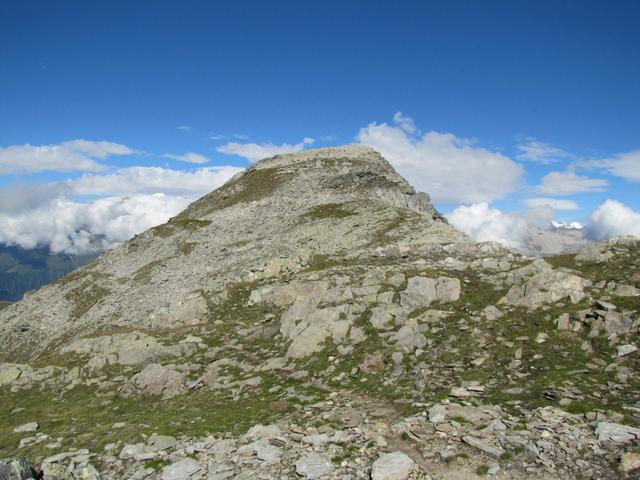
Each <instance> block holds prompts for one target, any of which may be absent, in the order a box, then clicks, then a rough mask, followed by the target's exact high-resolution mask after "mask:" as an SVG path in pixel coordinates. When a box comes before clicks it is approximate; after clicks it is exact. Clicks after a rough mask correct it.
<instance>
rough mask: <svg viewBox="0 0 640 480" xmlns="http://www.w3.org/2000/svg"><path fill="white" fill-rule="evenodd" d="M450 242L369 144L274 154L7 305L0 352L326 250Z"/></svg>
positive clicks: (171, 308) (285, 267)
mask: <svg viewBox="0 0 640 480" xmlns="http://www.w3.org/2000/svg"><path fill="white" fill-rule="evenodd" d="M409 224H410V225H411V226H412V228H407V227H408V225H409ZM396 227H404V228H403V229H402V230H404V234H400V231H398V232H396V235H395V236H388V235H386V233H387V232H388V231H391V230H394V229H395V228H396ZM455 242H463V243H466V244H471V242H470V241H469V239H468V238H466V237H464V236H463V235H461V234H459V233H458V232H456V231H455V230H454V229H453V228H451V227H449V226H448V225H447V224H446V222H445V221H444V220H443V219H442V218H441V217H440V216H439V214H438V213H437V212H436V211H435V209H434V208H433V206H432V205H431V203H430V200H429V197H428V195H426V194H424V193H416V192H415V190H414V189H413V188H412V187H411V186H410V185H409V184H408V183H407V182H406V181H405V180H404V179H403V178H402V177H400V176H399V175H398V174H397V173H396V172H395V170H394V169H393V168H392V167H391V166H390V165H389V163H388V162H387V161H385V160H384V159H383V158H382V157H381V156H380V155H379V154H378V153H376V152H374V151H373V150H371V149H369V148H366V147H360V146H348V147H341V148H330V149H321V150H312V151H307V152H303V153H296V154H290V155H279V156H276V157H273V158H269V159H266V160H263V161H261V162H258V163H257V164H255V165H254V166H253V167H251V168H249V169H247V170H246V171H245V172H243V173H241V174H239V175H237V176H236V177H234V178H233V179H232V180H230V181H229V182H227V183H226V184H225V185H224V186H222V187H221V188H219V189H217V190H215V191H214V192H212V193H210V194H209V195H206V196H205V197H203V198H201V199H200V200H198V201H196V202H194V203H193V204H192V205H190V206H189V207H188V208H187V209H186V210H185V211H184V212H182V213H181V214H180V215H178V216H177V217H175V218H173V219H171V220H170V221H169V222H168V223H166V224H164V225H160V226H158V227H156V228H153V229H151V230H149V231H147V232H145V233H143V234H141V235H138V236H136V237H135V238H133V239H132V240H130V241H128V242H126V243H125V244H123V245H122V246H120V247H119V248H116V249H114V250H112V251H110V252H107V253H105V254H104V255H102V256H101V257H100V258H99V259H98V260H97V261H96V262H94V263H92V264H91V265H89V266H87V267H85V268H82V269H80V270H78V271H76V272H75V273H73V274H72V275H70V276H67V277H65V278H63V279H62V280H60V281H59V282H56V283H55V284H53V285H49V286H47V287H45V288H43V289H41V290H39V291H38V292H36V293H32V294H30V295H27V296H26V298H25V299H24V300H23V301H22V302H20V303H19V304H17V305H15V306H13V307H11V308H10V309H8V310H7V311H6V312H3V314H2V315H3V317H2V319H1V320H0V346H1V347H2V348H1V349H0V352H1V353H0V358H2V356H4V358H8V355H10V356H11V358H15V356H16V355H18V357H20V354H21V353H22V354H24V353H25V352H27V351H28V352H29V356H32V355H33V352H34V351H36V352H38V351H42V350H46V348H47V347H48V346H49V345H50V344H52V343H54V342H56V341H58V340H60V339H63V338H64V339H65V341H68V340H69V339H72V338H74V337H75V336H84V335H87V334H88V333H90V332H97V331H101V330H104V329H111V328H116V327H136V328H176V327H180V326H184V325H194V324H197V323H200V322H203V321H206V319H207V318H208V315H209V313H210V309H211V306H212V305H213V304H215V303H216V301H218V299H219V298H220V297H221V295H223V294H224V292H225V289H226V288H227V287H228V286H229V285H230V284H233V283H237V282H244V281H255V280H257V279H259V278H265V277H269V276H271V277H277V276H279V275H281V274H284V273H292V272H295V271H298V270H301V269H305V268H309V266H310V265H312V264H313V263H314V262H320V261H322V259H325V260H326V259H332V261H350V260H351V261H352V260H354V259H357V258H361V257H371V258H378V257H379V256H380V255H381V254H380V250H379V249H389V248H391V247H396V248H400V247H402V246H403V245H404V247H402V248H408V247H406V246H407V245H415V244H420V245H421V247H420V248H423V249H431V248H435V249H437V248H439V247H442V245H443V244H447V243H455ZM412 248H413V247H412ZM26 347H29V348H26Z"/></svg>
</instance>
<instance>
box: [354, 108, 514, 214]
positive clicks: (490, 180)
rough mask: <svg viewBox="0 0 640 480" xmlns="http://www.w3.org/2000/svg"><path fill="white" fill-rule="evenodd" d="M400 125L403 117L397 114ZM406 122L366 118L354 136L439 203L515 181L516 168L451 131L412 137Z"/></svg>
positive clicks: (464, 199) (498, 192) (497, 191)
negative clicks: (377, 122)
mask: <svg viewBox="0 0 640 480" xmlns="http://www.w3.org/2000/svg"><path fill="white" fill-rule="evenodd" d="M400 115H401V116H400V119H405V120H403V121H404V123H405V124H406V118H407V117H405V116H404V115H402V114H400ZM406 128H407V127H406V125H405V126H404V128H403V127H402V126H393V125H388V124H386V123H381V124H376V123H371V124H370V125H368V126H367V127H365V128H362V129H361V130H360V131H359V133H358V135H357V137H356V138H357V140H358V142H359V143H361V144H364V145H368V146H370V147H372V148H374V149H375V150H377V151H378V152H380V153H381V154H382V155H383V156H384V157H385V158H386V159H387V160H388V161H389V162H390V163H391V164H392V165H393V166H394V167H395V168H396V169H397V170H398V172H399V173H400V174H401V175H403V176H404V177H405V178H406V179H407V180H408V181H409V182H410V183H411V184H412V185H413V186H415V187H416V188H417V189H418V190H421V191H424V192H427V193H429V195H431V197H432V198H433V199H434V201H436V202H441V203H480V202H488V201H491V200H493V199H496V198H500V197H503V196H505V195H507V194H509V193H511V192H512V191H514V190H515V188H516V187H517V186H518V184H519V183H520V180H521V178H522V173H523V170H522V167H521V166H520V165H518V164H517V163H515V162H514V161H512V160H511V159H510V158H508V157H506V156H504V155H502V154H500V153H497V152H493V151H491V150H488V149H485V148H481V147H477V146H475V145H474V143H473V142H472V141H471V140H467V139H463V138H458V137H456V136H455V135H453V134H451V133H438V132H427V133H425V134H424V135H422V136H418V137H416V136H412V135H411V134H410V133H409V132H408V131H407V130H406Z"/></svg>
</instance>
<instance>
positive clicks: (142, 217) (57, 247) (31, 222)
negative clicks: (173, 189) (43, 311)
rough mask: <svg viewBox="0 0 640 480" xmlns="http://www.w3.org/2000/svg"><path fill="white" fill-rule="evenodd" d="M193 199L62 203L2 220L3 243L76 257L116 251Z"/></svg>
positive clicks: (153, 197)
mask: <svg viewBox="0 0 640 480" xmlns="http://www.w3.org/2000/svg"><path fill="white" fill-rule="evenodd" d="M191 201H192V199H191V198H185V197H179V196H170V195H164V194H153V195H145V194H141V195H132V196H128V197H108V198H102V199H99V200H95V201H92V202H86V203H81V202H74V201H71V200H68V199H65V198H56V199H54V200H53V201H51V202H50V203H48V204H46V205H41V206H39V207H37V208H34V209H30V210H27V211H24V212H21V213H19V214H16V215H11V216H9V215H0V242H2V243H5V244H11V245H19V246H21V247H23V248H26V249H29V248H34V247H36V246H42V245H48V246H49V248H50V249H51V251H52V252H65V253H70V254H78V253H86V252H94V251H102V250H105V249H109V248H113V247H115V246H117V245H118V244H120V243H122V242H124V241H125V240H128V239H129V238H131V237H133V236H134V235H135V234H137V233H140V232H142V231H144V230H147V229H148V228H151V227H153V226H155V225H159V224H161V223H164V222H166V221H167V220H168V219H169V218H170V217H172V216H174V215H176V214H177V213H179V212H180V211H182V210H183V209H184V208H185V207H186V206H187V205H188V204H189V203H190V202H191Z"/></svg>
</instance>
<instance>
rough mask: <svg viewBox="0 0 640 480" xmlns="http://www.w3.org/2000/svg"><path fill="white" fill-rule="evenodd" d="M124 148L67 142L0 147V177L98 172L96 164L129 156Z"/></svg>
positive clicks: (130, 152)
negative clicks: (52, 172) (108, 159)
mask: <svg viewBox="0 0 640 480" xmlns="http://www.w3.org/2000/svg"><path fill="white" fill-rule="evenodd" d="M133 153H134V151H133V150H132V149H131V148H129V147H127V146H126V145H121V144H119V143H113V142H106V141H101V142H93V141H89V140H70V141H68V142H62V143H60V144H57V145H38V146H36V145H29V144H25V145H11V146H8V147H0V174H8V173H36V172H44V171H58V172H77V171H94V172H95V171H100V170H103V169H104V168H105V167H104V165H102V164H101V163H99V161H100V160H105V159H107V158H108V157H110V156H112V155H131V154H133Z"/></svg>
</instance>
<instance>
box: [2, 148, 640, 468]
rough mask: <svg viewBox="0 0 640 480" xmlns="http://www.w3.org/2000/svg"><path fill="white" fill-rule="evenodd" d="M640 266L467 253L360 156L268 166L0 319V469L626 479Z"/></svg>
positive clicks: (591, 257) (343, 153)
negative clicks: (18, 462) (22, 465)
mask: <svg viewBox="0 0 640 480" xmlns="http://www.w3.org/2000/svg"><path fill="white" fill-rule="evenodd" d="M639 262H640V245H639V243H638V240H637V239H634V238H621V239H617V240H615V241H611V242H607V243H605V244H599V245H597V246H592V247H589V248H588V249H587V250H585V251H583V252H581V253H579V254H578V255H571V256H563V257H554V258H553V259H551V260H549V262H547V261H544V260H534V259H532V258H527V257H523V256H521V255H519V254H518V253H516V252H513V251H510V250H508V249H506V248H504V247H501V246H499V245H497V244H494V243H481V244H476V243H474V242H473V241H472V240H471V239H470V238H468V237H467V236H465V235H463V234H461V233H459V232H457V231H456V230H455V229H453V228H452V227H451V226H450V225H448V224H447V222H446V221H445V220H443V219H442V218H441V217H440V215H439V214H438V213H437V212H436V211H435V210H434V208H433V207H432V206H431V204H430V201H429V197H428V196H427V195H426V194H421V193H416V192H415V191H414V190H413V189H412V188H411V187H410V186H409V185H408V184H407V182H406V181H405V180H404V179H402V178H401V177H400V176H399V175H398V174H397V173H396V172H395V171H394V170H393V168H392V167H391V166H390V165H389V164H388V163H387V162H386V161H385V160H384V159H383V158H382V157H380V155H378V154H377V153H376V152H374V151H372V150H370V149H367V148H363V147H342V148H335V149H322V150H314V151H307V152H303V153H298V154H291V155H281V156H277V157H274V158H271V159H267V160H263V161H261V162H259V163H257V164H256V165H254V166H253V167H252V168H250V169H249V170H247V171H246V172H244V173H243V174H241V175H239V176H237V177H235V178H233V179H232V180H231V181H229V182H228V183H227V184H225V185H224V186H223V187H221V188H219V189H218V190H216V191H214V192H212V193H211V194H209V195H207V196H205V197H203V198H202V199H200V200H198V201H196V202H194V203H193V204H192V205H191V206H189V207H188V208H187V209H186V210H185V211H184V212H182V213H181V214H180V215H178V216H177V217H175V218H173V219H172V220H170V221H169V222H168V223H166V224H164V225H161V226H159V227H156V228H154V229H151V230H149V231H147V232H145V233H143V234H141V235H139V236H137V237H136V238H134V239H132V240H131V241H129V242H127V243H125V244H123V245H122V246H121V247H119V248H117V249H115V250H113V251H110V252H107V253H106V254H104V255H102V256H101V257H99V258H98V259H97V260H96V261H95V262H93V263H92V264H90V265H88V266H86V267H84V268H82V269H80V270H77V271H76V272H74V273H72V274H70V275H68V276H66V277H64V278H62V279H60V280H59V281H58V282H56V283H55V284H52V285H49V286H47V287H45V288H43V289H41V290H39V291H37V292H34V293H31V294H29V295H28V296H27V297H26V298H25V299H24V300H22V301H21V302H18V303H16V304H13V305H11V306H9V307H7V308H5V309H3V310H2V311H0V360H1V361H4V362H5V363H2V364H0V457H15V456H19V455H25V456H27V457H28V458H30V459H31V461H32V462H34V464H38V465H39V464H40V463H42V467H43V468H44V470H45V472H46V473H47V472H48V473H47V475H54V474H55V475H58V474H57V473H55V472H56V471H60V472H61V471H63V470H64V471H65V472H71V473H70V474H69V475H72V478H98V477H97V475H98V474H97V471H98V470H99V471H101V472H103V473H104V474H105V475H107V476H108V477H109V478H149V479H154V478H162V479H164V480H171V479H186V478H209V479H224V478H238V479H243V478H246V479H249V478H302V477H304V478H311V479H313V478H331V479H334V478H335V479H338V478H339V479H343V478H354V479H355V478H373V479H374V480H391V479H406V478H412V479H426V478H434V479H444V478H447V479H449V478H454V479H456V478H459V479H467V478H471V479H473V478H482V477H484V476H485V475H488V474H490V475H494V476H495V478H505V479H506V478H513V479H516V478H518V479H520V478H525V479H533V478H535V479H540V478H549V479H551V478H616V477H617V476H618V475H620V472H619V471H618V470H619V469H620V470H627V471H631V470H632V469H633V468H634V467H633V465H635V464H634V462H638V454H637V453H634V448H635V449H636V450H637V444H638V441H639V439H640V429H639V428H638V427H639V426H640V380H638V377H637V375H635V374H634V372H635V371H637V369H638V367H640V359H639V355H638V352H637V348H636V345H637V335H638V327H639V323H640V322H639V320H638V311H639V310H640V302H639V299H640V288H639V287H640V277H639V276H638V267H639V266H640V263H639ZM29 422H37V425H33V424H31V425H28V423H29ZM20 426H22V427H23V428H22V429H20V428H18V431H16V430H15V429H16V427H20ZM634 446H635V447H634ZM56 469H57V470H56ZM83 469H85V470H84V473H83ZM50 472H53V473H50ZM60 475H62V474H60ZM91 475H93V476H91ZM51 478H63V477H55V476H52V477H51Z"/></svg>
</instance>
